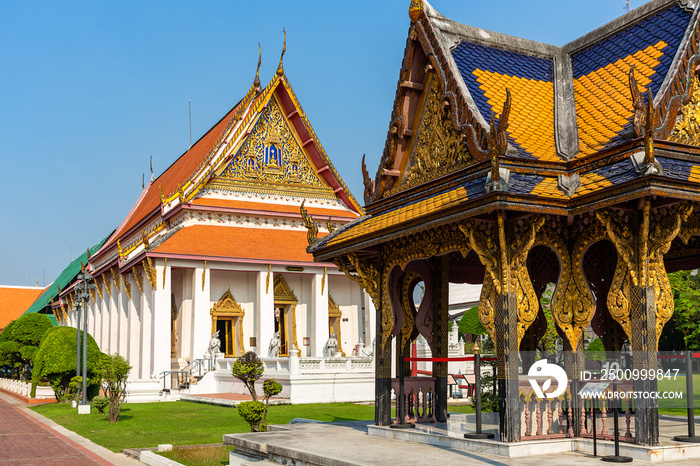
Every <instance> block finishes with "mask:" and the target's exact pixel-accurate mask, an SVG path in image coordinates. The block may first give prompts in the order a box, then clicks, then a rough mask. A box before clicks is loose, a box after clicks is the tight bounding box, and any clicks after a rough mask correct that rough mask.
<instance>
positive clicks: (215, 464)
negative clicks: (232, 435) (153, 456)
mask: <svg viewBox="0 0 700 466" xmlns="http://www.w3.org/2000/svg"><path fill="white" fill-rule="evenodd" d="M233 449H234V447H233V446H228V445H224V446H223V447H202V448H183V449H174V450H172V451H162V452H159V453H158V454H159V455H162V456H165V457H166V458H170V459H171V460H173V461H177V462H178V463H180V464H184V465H185V466H220V465H224V464H228V460H229V455H228V454H229V452H230V451H231V450H233Z"/></svg>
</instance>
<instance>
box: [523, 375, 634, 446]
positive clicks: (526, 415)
mask: <svg viewBox="0 0 700 466" xmlns="http://www.w3.org/2000/svg"><path fill="white" fill-rule="evenodd" d="M519 385H520V419H521V427H522V433H523V434H522V439H523V440H540V439H554V438H562V437H573V436H574V417H575V415H574V407H573V406H574V404H573V403H572V394H571V391H570V390H568V389H567V390H566V391H565V392H564V393H563V394H561V395H560V396H558V397H556V398H545V399H541V398H538V397H537V395H536V394H535V392H534V390H533V389H532V386H531V385H530V383H529V382H527V381H521V382H520V384H519ZM631 385H632V384H631V382H630V383H628V384H619V386H618V387H617V391H618V392H623V391H627V390H630V389H631ZM568 386H569V387H571V386H572V381H571V380H569V382H568ZM604 392H612V387H608V388H607V389H606V390H605V391H604ZM601 398H602V397H601ZM596 401H597V403H596V407H595V408H596V409H595V416H596V419H595V422H596V426H595V428H596V437H597V438H598V439H601V440H612V439H613V438H614V432H613V430H612V428H611V426H609V425H608V418H609V417H612V414H613V411H612V409H611V408H610V404H609V401H608V400H607V399H600V400H596ZM591 407H592V404H591V400H589V399H586V400H581V405H580V408H577V409H579V410H580V422H581V436H582V437H589V438H590V437H593V412H592V409H591ZM623 408H624V411H625V423H626V426H625V425H621V426H620V440H621V441H627V442H634V441H635V436H634V434H633V430H632V428H631V427H630V424H631V413H632V411H633V406H632V404H631V402H630V401H629V400H623ZM625 427H626V428H625Z"/></svg>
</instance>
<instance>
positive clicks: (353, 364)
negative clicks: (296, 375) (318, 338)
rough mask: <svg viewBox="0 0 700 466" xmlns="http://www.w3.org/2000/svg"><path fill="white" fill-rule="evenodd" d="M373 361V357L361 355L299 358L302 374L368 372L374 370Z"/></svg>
mask: <svg viewBox="0 0 700 466" xmlns="http://www.w3.org/2000/svg"><path fill="white" fill-rule="evenodd" d="M373 361H374V360H373V358H371V357H369V358H367V357H359V356H358V357H348V358H299V372H300V373H302V374H313V373H341V372H366V371H371V370H372V368H373Z"/></svg>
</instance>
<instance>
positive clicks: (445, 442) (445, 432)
mask: <svg viewBox="0 0 700 466" xmlns="http://www.w3.org/2000/svg"><path fill="white" fill-rule="evenodd" d="M494 414H495V413H492V414H488V415H484V417H483V419H482V422H483V424H484V427H483V431H484V432H493V433H495V434H496V436H495V437H496V438H498V429H497V427H496V426H497V415H494ZM474 424H475V421H474V415H473V414H455V413H452V414H451V415H450V418H449V420H448V422H446V423H435V424H418V425H417V426H416V428H415V429H410V430H397V429H391V428H389V427H388V426H375V425H370V426H368V427H367V434H368V435H370V436H376V437H382V438H389V439H395V440H405V441H409V442H416V443H422V444H426V445H433V446H437V447H442V448H449V449H453V450H460V451H471V452H479V453H487V454H493V455H498V456H506V457H512V458H522V457H527V456H535V455H550V454H556V453H569V452H581V453H587V454H591V455H592V454H593V439H589V438H573V439H572V438H563V439H552V440H530V441H522V442H516V443H506V442H500V441H496V440H477V439H465V438H464V433H465V432H472V431H473V430H470V428H471V429H473V427H474ZM686 425H687V424H686V420H685V418H683V417H680V416H679V417H676V416H661V417H660V426H659V427H660V429H661V439H660V440H661V444H660V445H656V446H653V447H649V446H643V445H633V444H631V443H623V442H621V443H620V455H621V456H629V457H631V458H633V459H635V460H642V461H650V462H666V461H674V460H685V459H692V458H700V443H698V444H688V443H682V442H675V441H673V440H672V438H673V435H677V434H676V433H677V432H683V429H684V428H685V427H686ZM597 444H598V448H597V450H598V451H597V454H598V456H607V455H614V453H615V451H614V442H612V441H603V440H598V442H597Z"/></svg>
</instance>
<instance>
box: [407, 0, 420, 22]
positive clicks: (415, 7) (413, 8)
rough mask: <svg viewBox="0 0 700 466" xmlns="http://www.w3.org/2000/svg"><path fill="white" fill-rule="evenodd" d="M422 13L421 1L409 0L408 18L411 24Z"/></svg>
mask: <svg viewBox="0 0 700 466" xmlns="http://www.w3.org/2000/svg"><path fill="white" fill-rule="evenodd" d="M422 13H423V0H411V4H410V5H409V7H408V17H409V18H411V22H412V23H415V22H416V21H418V18H420V15H421V14H422Z"/></svg>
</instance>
